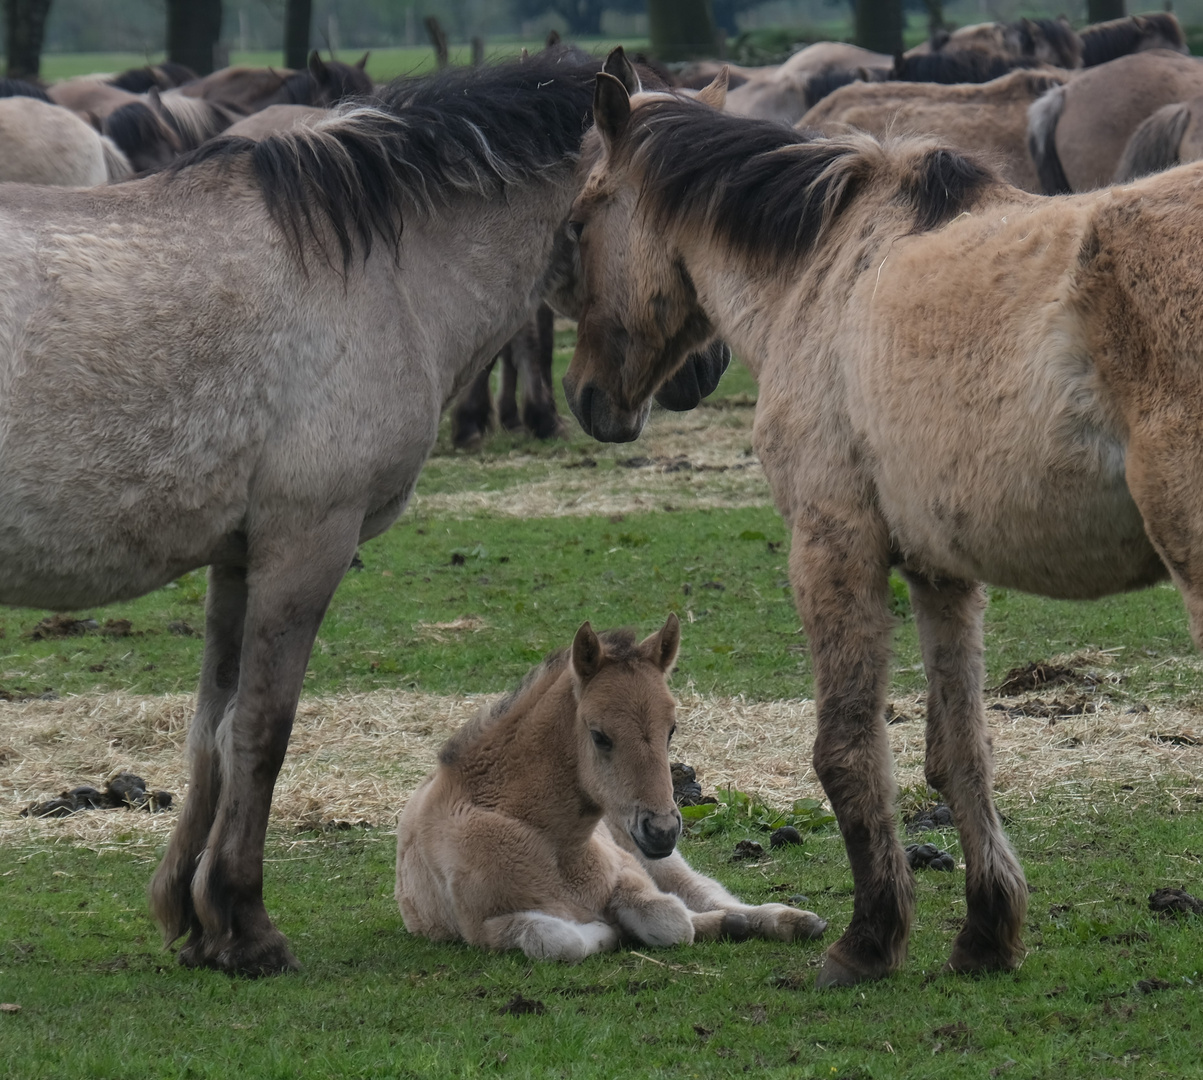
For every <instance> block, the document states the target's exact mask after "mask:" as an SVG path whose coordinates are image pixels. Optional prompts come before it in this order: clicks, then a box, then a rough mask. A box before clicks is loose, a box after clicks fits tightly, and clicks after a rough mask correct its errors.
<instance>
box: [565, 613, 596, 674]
mask: <svg viewBox="0 0 1203 1080" xmlns="http://www.w3.org/2000/svg"><path fill="white" fill-rule="evenodd" d="M601 662H602V643H601V639H600V638H598V636H597V635H596V634H595V633H594V632H593V627H592V626H590V625H589V624H588V623H584V624H583V625H582V626H581V628H580V629H579V630H578V631H577V632H576V637H574V638H573V639H572V671H573V673H574V674H575V675H576V677H577V678H578V679H581V680H584V679H592V678H593V676H594V675H596V674H597V672H598V670H599V669H600V668H601Z"/></svg>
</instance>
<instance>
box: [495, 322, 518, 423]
mask: <svg viewBox="0 0 1203 1080" xmlns="http://www.w3.org/2000/svg"><path fill="white" fill-rule="evenodd" d="M523 332H524V331H523V330H519V331H518V334H522V333H523ZM517 337H518V335H515V336H514V337H512V338H510V340H509V341H507V342H506V343H505V347H504V348H503V349H502V350H501V386H500V387H499V388H498V390H497V422H498V423H499V424H500V425H501V426H502V427H503V428H505V430H506V431H513V432H519V431H521V430H522V417H521V416H519V415H518V365H517V364H516V363H515V361H514V343H515V341H516V340H517Z"/></svg>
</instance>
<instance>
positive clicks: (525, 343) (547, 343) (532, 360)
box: [451, 304, 566, 450]
mask: <svg viewBox="0 0 1203 1080" xmlns="http://www.w3.org/2000/svg"><path fill="white" fill-rule="evenodd" d="M554 354H555V312H554V311H552V309H551V307H550V306H549V305H548V304H540V305H539V308H538V310H537V311H536V312H535V314H534V315H533V316H532V317H531V318H530V319H528V320H527V322H526V325H525V326H523V327H522V329H521V330H519V331H518V333H516V334H515V335H514V336H513V337H512V338H510V340H509V341H507V342H506V343H505V345H503V346H502V349H501V352H500V353H498V354H497V356H496V357H495V358H494V359H493V361H492V362H491V363H490V364H488V365H487V366H486V367H485V369H484V370H483V371H482V372H481V373H480V374H479V375H477V376H476V378H475V379H474V380H473V381H472V385H471V386H469V387H468V389H467V390H465V391H464V392H463V394H461V395H460V398H459V400H458V401H457V402H456V403H455V406H454V408H453V409H452V410H451V442H452V445H453V446H455V447H456V449H459V450H475V449H477V448H478V447H479V446H480V445H481V443H482V442H483V440H484V437H485V435H486V434H487V433H488V431H489V429H490V428H491V427H492V426H493V394H492V389H491V386H490V380H491V378H492V375H493V368H494V367H496V365H497V362H498V361H500V362H501V391H500V393H499V394H498V395H497V420H498V422H499V423H500V424H501V426H502V427H503V428H505V429H506V431H511V432H520V431H523V430H525V431H528V432H530V434H532V435H533V436H534V437H535V438H536V439H552V438H556V437H562V436H563V435H564V432H565V430H566V429H565V427H564V421H563V420H562V419H561V418H560V415H559V412H558V411H557V410H556V399H555V390H554V388H553V385H552V380H551V365H552V359H553V357H554ZM519 375H521V377H522V409H521V410H519V408H518V377H519Z"/></svg>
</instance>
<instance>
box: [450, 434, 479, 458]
mask: <svg viewBox="0 0 1203 1080" xmlns="http://www.w3.org/2000/svg"><path fill="white" fill-rule="evenodd" d="M484 441H485V437H484V434H483V432H480V431H473V432H469V433H465V434H462V435H456V436H455V437H454V438H453V439H452V440H451V444H452V445H453V446H454V447H455V449H456V450H467V451H468V452H469V453H471V452H474V451H476V450H479V449H480V448H481V446H483V445H484Z"/></svg>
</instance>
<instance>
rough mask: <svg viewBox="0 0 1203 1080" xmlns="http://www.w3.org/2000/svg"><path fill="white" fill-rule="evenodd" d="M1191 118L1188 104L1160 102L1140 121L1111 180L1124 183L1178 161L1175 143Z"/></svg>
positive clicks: (1177, 144) (1165, 167) (1180, 137)
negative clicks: (1155, 108) (1150, 114)
mask: <svg viewBox="0 0 1203 1080" xmlns="http://www.w3.org/2000/svg"><path fill="white" fill-rule="evenodd" d="M1189 122H1190V106H1189V105H1183V104H1181V103H1179V104H1176V105H1163V106H1162V107H1161V108H1160V109H1158V110H1157V111H1156V112H1155V113H1153V115H1152V116H1150V117H1147V118H1146V119H1145V120H1143V121H1142V122H1141V125H1140V127H1138V128H1137V129H1136V130H1135V131H1134V132H1132V138H1130V139H1129V140H1128V145H1127V146H1125V147H1124V154H1123V157H1121V158H1120V159H1119V164H1118V165H1117V166H1116V167H1115V176H1113V177H1112V178H1111V182H1112V183H1113V184H1126V183H1127V182H1128V181H1129V180H1135V179H1136V178H1137V177H1138V176H1148V175H1149V173H1155V172H1161V170H1162V169H1168V168H1171V167H1172V166H1174V165H1177V164H1178V146H1179V144H1180V143H1181V142H1182V135H1183V133H1184V132H1185V131H1186V125H1187V124H1188V123H1189Z"/></svg>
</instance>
